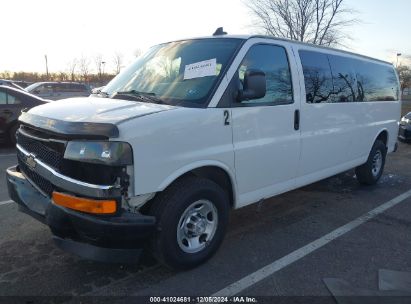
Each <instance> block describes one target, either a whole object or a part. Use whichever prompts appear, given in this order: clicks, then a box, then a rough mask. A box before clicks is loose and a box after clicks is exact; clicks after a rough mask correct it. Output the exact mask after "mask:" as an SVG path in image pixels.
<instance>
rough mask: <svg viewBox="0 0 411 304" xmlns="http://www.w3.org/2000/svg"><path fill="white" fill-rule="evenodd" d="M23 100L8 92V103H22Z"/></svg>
mask: <svg viewBox="0 0 411 304" xmlns="http://www.w3.org/2000/svg"><path fill="white" fill-rule="evenodd" d="M20 103H21V101H20V99H18V98H17V97H15V96H12V95H10V94H7V104H20Z"/></svg>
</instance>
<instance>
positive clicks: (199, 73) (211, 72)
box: [184, 58, 217, 80]
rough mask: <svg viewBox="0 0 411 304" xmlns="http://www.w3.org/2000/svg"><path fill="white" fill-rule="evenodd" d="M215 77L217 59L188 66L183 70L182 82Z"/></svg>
mask: <svg viewBox="0 0 411 304" xmlns="http://www.w3.org/2000/svg"><path fill="white" fill-rule="evenodd" d="M215 75H217V59H216V58H214V59H209V60H204V61H200V62H196V63H192V64H188V65H186V67H185V70H184V80H186V79H193V78H200V77H206V76H215Z"/></svg>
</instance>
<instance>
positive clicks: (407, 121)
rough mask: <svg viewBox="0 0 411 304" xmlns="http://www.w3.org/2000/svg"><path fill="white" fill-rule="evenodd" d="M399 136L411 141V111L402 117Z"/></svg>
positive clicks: (401, 138)
mask: <svg viewBox="0 0 411 304" xmlns="http://www.w3.org/2000/svg"><path fill="white" fill-rule="evenodd" d="M398 138H399V139H400V140H402V141H405V142H411V112H410V113H408V114H407V115H405V116H404V117H403V118H402V119H401V121H400V132H399V134H398Z"/></svg>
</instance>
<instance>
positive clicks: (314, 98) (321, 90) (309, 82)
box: [300, 51, 334, 103]
mask: <svg viewBox="0 0 411 304" xmlns="http://www.w3.org/2000/svg"><path fill="white" fill-rule="evenodd" d="M300 57H301V63H302V65H303V69H304V81H305V91H306V98H307V102H308V103H323V102H331V98H332V96H333V93H334V88H333V80H332V74H331V69H330V63H329V61H328V57H327V55H325V54H321V53H317V52H308V51H300Z"/></svg>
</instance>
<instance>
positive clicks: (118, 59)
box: [113, 52, 123, 74]
mask: <svg viewBox="0 0 411 304" xmlns="http://www.w3.org/2000/svg"><path fill="white" fill-rule="evenodd" d="M113 61H114V73H115V74H118V73H120V70H121V65H122V64H123V54H121V53H118V52H116V53H115V54H114V58H113Z"/></svg>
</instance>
